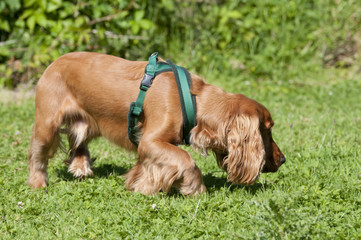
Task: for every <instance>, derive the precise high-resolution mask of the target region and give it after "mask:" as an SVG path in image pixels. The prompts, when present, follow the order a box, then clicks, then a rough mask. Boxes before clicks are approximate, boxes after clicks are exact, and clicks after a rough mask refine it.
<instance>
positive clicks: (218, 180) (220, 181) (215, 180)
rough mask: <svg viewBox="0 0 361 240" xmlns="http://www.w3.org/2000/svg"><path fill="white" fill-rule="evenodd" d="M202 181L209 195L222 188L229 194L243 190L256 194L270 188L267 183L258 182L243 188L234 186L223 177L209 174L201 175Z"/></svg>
mask: <svg viewBox="0 0 361 240" xmlns="http://www.w3.org/2000/svg"><path fill="white" fill-rule="evenodd" d="M203 181H204V184H205V185H206V187H207V190H208V192H209V193H214V192H216V191H217V190H220V189H222V188H227V189H228V190H229V191H230V192H233V191H235V190H237V189H244V190H245V191H247V192H248V193H250V194H256V193H257V192H258V191H262V190H266V189H268V188H270V185H269V184H268V183H260V182H256V183H254V184H253V185H250V186H245V185H241V184H239V185H235V184H232V183H230V182H227V177H223V176H222V177H217V176H214V175H212V174H211V173H208V174H206V175H203Z"/></svg>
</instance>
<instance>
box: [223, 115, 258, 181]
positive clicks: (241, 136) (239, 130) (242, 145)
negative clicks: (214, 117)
mask: <svg viewBox="0 0 361 240" xmlns="http://www.w3.org/2000/svg"><path fill="white" fill-rule="evenodd" d="M227 150H228V155H227V156H226V157H225V158H224V160H223V164H222V167H223V168H224V169H225V170H226V171H227V179H228V181H231V182H233V183H237V184H239V183H241V184H247V185H248V184H252V183H253V182H254V181H255V180H256V179H257V177H258V176H259V174H260V173H261V171H262V168H263V165H264V164H265V149H264V145H263V141H262V136H261V133H260V130H259V119H258V118H257V117H255V116H249V115H246V114H242V115H240V116H237V117H235V118H234V119H233V120H231V122H230V124H229V125H228V134H227Z"/></svg>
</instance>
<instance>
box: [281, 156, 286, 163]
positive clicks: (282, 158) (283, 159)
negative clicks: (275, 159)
mask: <svg viewBox="0 0 361 240" xmlns="http://www.w3.org/2000/svg"><path fill="white" fill-rule="evenodd" d="M280 162H281V164H284V163H285V162H286V158H285V157H284V156H282V157H281V158H280Z"/></svg>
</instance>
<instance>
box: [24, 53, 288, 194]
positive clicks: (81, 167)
mask: <svg viewBox="0 0 361 240" xmlns="http://www.w3.org/2000/svg"><path fill="white" fill-rule="evenodd" d="M146 65H147V62H146V61H129V60H125V59H122V58H119V57H115V56H110V55H106V54H100V53H89V52H74V53H68V54H66V55H63V56H62V57H60V58H59V59H57V60H56V61H55V62H53V63H52V64H51V65H50V66H49V67H48V68H47V69H46V70H45V72H44V73H43V75H42V77H41V78H40V79H39V81H38V84H37V89H36V98H35V124H34V126H33V134H32V139H31V144H30V150H29V171H30V174H29V178H28V184H29V185H30V186H31V187H33V188H41V187H46V186H47V185H48V175H47V166H48V160H49V159H50V158H51V157H53V155H54V154H55V152H56V150H57V148H58V147H59V146H60V143H61V138H60V133H66V134H67V137H68V141H69V147H70V150H69V153H70V154H69V159H68V160H67V162H68V164H69V167H68V171H69V172H70V173H72V174H73V175H74V176H75V177H78V178H80V177H87V176H90V175H92V174H93V172H92V169H91V165H92V160H91V158H90V153H89V150H88V148H87V145H88V143H89V142H90V141H91V140H92V139H94V138H96V137H100V136H102V137H105V138H107V139H108V140H109V141H111V142H113V143H115V144H116V145H118V146H120V147H122V148H125V149H127V150H129V151H136V152H137V153H138V156H139V159H138V161H137V163H136V165H135V166H134V167H133V168H132V169H131V170H130V171H129V172H128V173H126V174H125V186H126V188H127V189H128V190H130V191H134V192H141V193H142V194H146V195H153V194H156V193H158V192H159V191H163V192H166V193H167V192H169V190H170V189H171V188H172V187H174V188H176V189H178V190H179V191H180V193H182V194H184V195H195V194H201V193H203V192H205V191H206V187H205V185H204V183H203V180H202V174H201V171H200V169H199V168H198V167H197V165H196V163H195V161H194V160H193V159H192V157H191V155H190V154H189V153H188V152H186V151H185V150H183V149H181V148H179V147H178V146H177V145H180V144H182V139H183V136H182V134H183V132H182V128H183V125H182V123H183V120H182V110H181V103H180V99H179V95H178V90H177V85H176V81H175V77H174V74H173V72H165V73H162V74H160V75H158V76H157V77H156V78H155V79H154V81H153V85H152V86H151V88H150V89H149V90H148V91H147V94H146V97H145V101H144V105H143V113H144V114H143V115H142V116H141V118H140V121H139V123H138V127H139V129H141V136H140V142H139V145H138V146H135V145H134V144H132V143H131V142H130V140H129V139H128V137H127V121H128V119H127V114H128V111H129V106H130V104H131V102H133V101H134V100H135V99H136V98H137V94H138V92H139V85H140V81H141V80H142V78H143V75H144V69H145V67H146ZM191 79H192V85H191V93H192V94H193V95H194V96H195V97H196V102H197V103H196V108H197V113H196V121H197V125H196V126H195V127H194V128H193V129H192V130H191V132H190V144H191V145H192V146H193V148H195V149H196V150H198V151H199V152H201V153H203V154H205V155H206V154H207V153H208V152H209V151H211V152H213V153H214V154H215V157H216V160H217V163H218V165H219V166H220V167H221V168H223V169H224V170H225V171H226V172H227V180H228V181H230V182H232V183H234V184H244V185H249V184H252V183H254V182H255V181H256V179H257V178H258V176H259V175H260V173H261V172H275V171H277V170H278V168H279V167H280V166H281V165H282V164H283V163H284V162H285V161H286V159H285V157H284V155H283V153H282V152H281V150H280V149H279V147H278V146H277V144H276V143H275V142H274V140H273V138H272V133H271V129H272V127H273V125H274V122H273V120H272V118H271V114H270V113H269V111H268V110H267V109H266V108H265V107H264V106H263V105H261V104H260V103H258V102H256V101H254V100H252V99H250V98H247V97H246V96H244V95H242V94H232V93H228V92H225V91H223V90H221V89H220V88H218V87H216V86H213V85H210V84H207V83H206V82H205V81H204V80H203V79H202V78H200V77H199V76H197V75H195V74H191Z"/></svg>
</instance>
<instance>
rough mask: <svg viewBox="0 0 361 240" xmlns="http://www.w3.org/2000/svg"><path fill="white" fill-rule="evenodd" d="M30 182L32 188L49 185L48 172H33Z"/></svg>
mask: <svg viewBox="0 0 361 240" xmlns="http://www.w3.org/2000/svg"><path fill="white" fill-rule="evenodd" d="M28 184H29V186H30V187H32V188H35V189H37V188H42V187H47V186H48V174H47V173H45V172H41V171H38V172H35V173H31V174H30V176H29V179H28Z"/></svg>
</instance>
